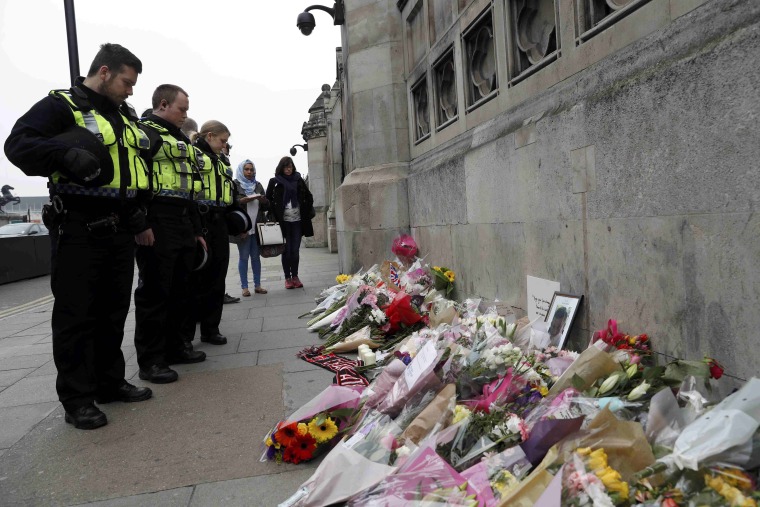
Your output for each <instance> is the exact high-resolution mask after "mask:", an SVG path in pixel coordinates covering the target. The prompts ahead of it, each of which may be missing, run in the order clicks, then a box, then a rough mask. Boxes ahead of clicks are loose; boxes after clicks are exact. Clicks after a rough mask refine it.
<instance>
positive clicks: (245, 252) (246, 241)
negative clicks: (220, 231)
mask: <svg viewBox="0 0 760 507" xmlns="http://www.w3.org/2000/svg"><path fill="white" fill-rule="evenodd" d="M235 189H236V190H237V192H236V193H237V196H238V204H240V206H241V207H243V208H244V209H245V210H246V211H247V212H248V216H249V217H251V222H252V224H253V226H252V227H251V229H250V230H248V231H246V232H244V233H242V234H240V235H239V236H233V237H232V238H233V241H234V242H235V243H236V244H237V247H238V252H239V253H240V260H239V261H238V271H239V272H240V287H241V288H242V289H243V297H249V296H250V295H251V291H249V290H248V259H249V258H250V260H251V270H252V271H253V291H254V292H255V293H256V294H266V293H267V290H266V289H265V288H263V287H262V286H261V258H260V257H259V243H258V240H257V238H256V223H257V222H264V221H265V220H264V211H266V209H267V208H268V207H269V201H268V200H267V198H266V196H265V195H264V186H263V185H262V184H261V182H259V181H257V180H256V166H255V165H254V164H253V162H251V161H250V160H248V159H245V160H243V161H242V162H240V164H238V166H237V170H236V171H235Z"/></svg>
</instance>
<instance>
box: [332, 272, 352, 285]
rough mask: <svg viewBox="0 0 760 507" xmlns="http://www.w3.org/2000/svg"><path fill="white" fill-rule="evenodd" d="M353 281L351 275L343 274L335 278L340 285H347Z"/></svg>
mask: <svg viewBox="0 0 760 507" xmlns="http://www.w3.org/2000/svg"><path fill="white" fill-rule="evenodd" d="M350 279H351V275H344V274H343V273H341V274H339V275H338V276H336V277H335V281H336V282H338V283H346V282H347V281H349V280H350Z"/></svg>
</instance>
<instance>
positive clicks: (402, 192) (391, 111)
mask: <svg viewBox="0 0 760 507" xmlns="http://www.w3.org/2000/svg"><path fill="white" fill-rule="evenodd" d="M345 8H346V24H345V25H344V26H343V49H344V53H345V54H344V65H345V68H344V80H343V87H344V95H343V106H344V107H343V117H344V136H345V148H346V153H344V157H345V159H346V160H345V166H346V172H347V176H346V178H345V179H344V181H343V184H342V185H341V186H340V187H339V188H338V189H337V192H336V201H335V215H336V227H337V239H338V253H339V256H340V267H341V270H342V271H344V272H354V271H356V270H357V269H358V268H359V267H361V266H365V267H369V266H370V265H371V264H372V263H373V262H377V261H382V260H383V259H386V258H387V257H388V255H389V249H390V244H391V241H392V239H393V238H394V237H395V236H396V235H398V234H399V233H400V232H408V230H409V206H408V201H407V197H408V196H407V182H406V178H407V174H408V168H409V158H410V155H409V152H410V150H409V124H408V121H407V115H408V112H407V98H406V96H407V93H406V83H405V81H404V52H403V40H402V33H403V30H402V21H401V16H400V15H399V10H398V7H397V5H396V0H374V1H372V0H361V1H359V0H346V2H345Z"/></svg>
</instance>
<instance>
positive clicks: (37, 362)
mask: <svg viewBox="0 0 760 507" xmlns="http://www.w3.org/2000/svg"><path fill="white" fill-rule="evenodd" d="M52 359H53V353H52V352H51V353H50V354H39V355H36V356H22V357H7V358H0V371H7V370H20V369H23V368H38V367H40V366H42V365H43V364H45V363H47V362H48V361H52Z"/></svg>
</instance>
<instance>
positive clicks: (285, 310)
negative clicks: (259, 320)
mask: <svg viewBox="0 0 760 507" xmlns="http://www.w3.org/2000/svg"><path fill="white" fill-rule="evenodd" d="M316 306H317V304H316V303H315V302H313V301H312V302H310V303H297V304H294V305H279V306H267V307H264V308H251V310H250V313H249V314H248V318H249V319H252V318H255V317H280V316H296V317H297V316H299V315H302V314H304V313H306V312H308V311H309V310H311V309H313V308H314V307H316ZM302 320H303V324H304V326H305V324H306V321H307V320H308V319H307V318H305V317H304V319H302Z"/></svg>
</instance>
